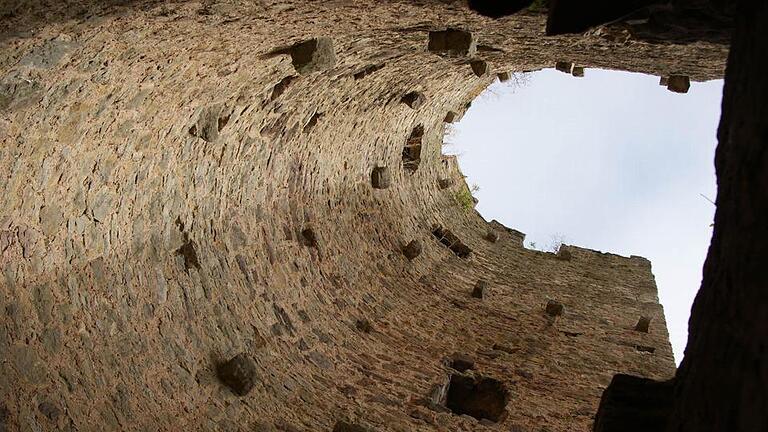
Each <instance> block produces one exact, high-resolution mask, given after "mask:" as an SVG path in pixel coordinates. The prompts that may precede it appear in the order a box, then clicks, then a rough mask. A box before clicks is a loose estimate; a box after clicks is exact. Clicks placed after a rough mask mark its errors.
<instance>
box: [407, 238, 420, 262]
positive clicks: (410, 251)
mask: <svg viewBox="0 0 768 432" xmlns="http://www.w3.org/2000/svg"><path fill="white" fill-rule="evenodd" d="M420 254H421V242H420V241H419V240H411V242H410V243H408V244H407V245H406V246H405V247H404V248H403V255H405V257H406V258H408V259H409V260H413V259H414V258H416V257H417V256H419V255H420Z"/></svg>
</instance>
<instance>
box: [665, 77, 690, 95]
mask: <svg viewBox="0 0 768 432" xmlns="http://www.w3.org/2000/svg"><path fill="white" fill-rule="evenodd" d="M690 88H691V79H690V78H688V77H687V76H684V75H670V77H669V78H668V79H667V90H669V91H671V92H675V93H688V89H690Z"/></svg>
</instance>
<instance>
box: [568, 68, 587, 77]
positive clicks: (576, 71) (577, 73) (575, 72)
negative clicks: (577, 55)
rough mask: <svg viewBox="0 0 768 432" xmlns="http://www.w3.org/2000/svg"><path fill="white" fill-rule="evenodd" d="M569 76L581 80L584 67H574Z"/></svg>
mask: <svg viewBox="0 0 768 432" xmlns="http://www.w3.org/2000/svg"><path fill="white" fill-rule="evenodd" d="M571 75H573V76H575V77H577V78H582V77H583V76H584V66H574V67H573V69H572V70H571Z"/></svg>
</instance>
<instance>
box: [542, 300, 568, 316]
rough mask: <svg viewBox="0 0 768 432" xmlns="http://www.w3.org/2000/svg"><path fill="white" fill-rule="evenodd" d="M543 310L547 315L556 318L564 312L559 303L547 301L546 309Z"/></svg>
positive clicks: (563, 307)
mask: <svg viewBox="0 0 768 432" xmlns="http://www.w3.org/2000/svg"><path fill="white" fill-rule="evenodd" d="M544 310H545V311H546V312H547V315H549V316H553V317H557V316H561V315H562V314H563V312H565V306H563V304H562V303H560V302H557V301H554V300H549V301H547V307H546V308H545V309H544Z"/></svg>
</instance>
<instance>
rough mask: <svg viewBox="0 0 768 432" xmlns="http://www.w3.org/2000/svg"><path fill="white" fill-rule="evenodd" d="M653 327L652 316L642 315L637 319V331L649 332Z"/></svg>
mask: <svg viewBox="0 0 768 432" xmlns="http://www.w3.org/2000/svg"><path fill="white" fill-rule="evenodd" d="M650 327H651V318H650V317H647V316H641V317H640V319H639V320H637V324H635V331H639V332H641V333H648V330H649V329H650Z"/></svg>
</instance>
